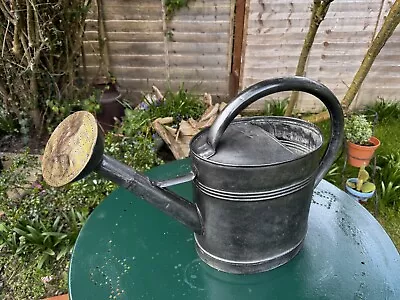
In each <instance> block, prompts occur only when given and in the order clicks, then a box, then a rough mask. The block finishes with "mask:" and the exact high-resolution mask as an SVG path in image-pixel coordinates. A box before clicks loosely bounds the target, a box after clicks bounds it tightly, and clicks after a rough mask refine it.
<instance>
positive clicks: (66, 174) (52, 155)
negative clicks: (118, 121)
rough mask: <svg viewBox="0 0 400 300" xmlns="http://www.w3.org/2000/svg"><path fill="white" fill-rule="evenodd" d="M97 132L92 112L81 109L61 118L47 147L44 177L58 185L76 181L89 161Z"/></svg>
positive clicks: (43, 164)
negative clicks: (62, 119) (63, 118)
mask: <svg viewBox="0 0 400 300" xmlns="http://www.w3.org/2000/svg"><path fill="white" fill-rule="evenodd" d="M97 135H98V129H97V122H96V119H95V118H94V116H93V115H92V114H91V113H89V112H86V111H79V112H76V113H74V114H72V115H70V116H68V117H67V118H66V119H65V120H64V121H62V122H61V123H60V124H59V125H58V126H57V128H56V129H55V130H54V132H53V134H52V135H51V137H50V139H49V141H48V142H47V145H46V148H45V150H44V155H43V162H42V172H43V178H44V180H45V181H46V182H47V183H48V184H49V185H51V186H55V187H59V186H62V185H65V184H67V183H69V182H71V181H72V180H74V179H75V178H76V177H77V176H78V175H79V174H80V173H81V172H82V170H83V169H84V168H85V166H86V165H87V163H88V162H89V160H90V158H91V155H92V152H93V148H94V145H95V144H96V139H97Z"/></svg>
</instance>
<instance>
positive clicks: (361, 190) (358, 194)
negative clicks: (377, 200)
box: [346, 165, 376, 202]
mask: <svg viewBox="0 0 400 300" xmlns="http://www.w3.org/2000/svg"><path fill="white" fill-rule="evenodd" d="M368 179H369V174H368V172H367V171H366V170H365V166H364V165H363V166H361V167H360V170H359V171H358V176H357V178H349V179H348V180H347V181H346V192H347V193H348V194H349V195H351V196H353V197H354V198H356V199H357V200H358V201H359V202H366V201H367V200H368V199H369V198H371V197H372V196H373V195H374V193H375V189H376V187H375V184H373V183H372V182H369V181H368Z"/></svg>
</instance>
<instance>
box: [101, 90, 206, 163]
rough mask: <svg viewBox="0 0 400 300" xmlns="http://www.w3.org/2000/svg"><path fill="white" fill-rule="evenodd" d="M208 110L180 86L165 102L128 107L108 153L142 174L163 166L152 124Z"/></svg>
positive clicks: (176, 120)
mask: <svg viewBox="0 0 400 300" xmlns="http://www.w3.org/2000/svg"><path fill="white" fill-rule="evenodd" d="M204 111H205V105H204V103H203V102H202V101H200V99H199V97H198V96H195V95H193V94H191V93H189V92H188V91H187V90H185V89H184V88H183V86H181V87H180V89H179V90H178V91H177V92H176V93H174V92H172V91H171V90H168V91H167V92H166V93H165V95H164V99H151V100H149V99H146V98H145V99H144V100H143V102H142V103H141V104H140V105H139V106H138V108H136V109H132V108H127V109H126V110H125V117H124V119H123V121H122V123H121V124H120V125H119V126H118V127H117V128H115V130H114V132H111V133H108V134H107V135H106V138H105V151H106V153H108V154H109V155H111V156H114V157H116V158H118V159H120V160H121V161H123V162H124V163H126V164H127V165H129V166H131V167H134V168H135V169H137V170H139V171H144V170H148V169H150V168H151V167H153V166H156V165H159V164H161V163H162V160H161V159H159V158H158V157H157V153H156V150H155V144H154V136H153V131H152V128H151V122H152V121H154V120H155V119H157V118H164V117H173V120H174V121H173V123H174V124H175V125H176V124H179V122H180V121H181V120H182V119H184V120H187V119H189V118H194V119H197V118H199V117H200V116H201V115H202V114H203V113H204Z"/></svg>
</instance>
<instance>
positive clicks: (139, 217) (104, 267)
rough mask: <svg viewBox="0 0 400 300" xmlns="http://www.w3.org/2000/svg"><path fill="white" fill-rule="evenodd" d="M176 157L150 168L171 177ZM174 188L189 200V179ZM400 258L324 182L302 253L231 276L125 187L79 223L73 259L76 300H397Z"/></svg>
mask: <svg viewBox="0 0 400 300" xmlns="http://www.w3.org/2000/svg"><path fill="white" fill-rule="evenodd" d="M188 169H189V161H188V160H183V161H177V162H174V163H170V164H166V165H163V166H161V167H158V168H155V169H153V170H152V171H151V172H149V175H150V176H151V177H152V178H157V179H166V178H173V177H174V176H177V175H178V174H184V173H185V172H186V170H188ZM173 190H174V191H175V192H177V193H179V194H181V195H182V196H185V197H187V198H189V199H190V198H191V197H192V187H191V184H190V183H186V184H182V185H180V186H176V187H175V188H174V189H173ZM399 280H400V257H399V254H398V252H397V250H396V249H395V247H394V245H393V243H392V242H391V240H390V239H389V237H388V236H387V234H386V233H385V232H384V230H383V229H382V227H381V226H380V225H379V224H378V223H377V222H376V220H375V219H374V218H373V217H372V216H371V215H370V214H369V213H368V212H367V211H366V210H365V209H364V208H363V207H362V206H360V205H359V204H358V203H356V202H355V201H353V200H352V199H351V198H350V197H348V196H347V195H346V194H345V193H344V192H342V191H340V190H338V189H337V188H336V187H334V186H332V185H331V184H329V183H327V182H325V181H323V182H322V183H321V184H320V185H319V186H318V187H317V189H316V190H315V193H314V201H313V204H312V205H311V211H310V218H309V229H308V234H307V237H306V240H305V244H304V248H303V250H302V251H301V252H300V253H299V254H298V255H297V256H296V257H295V258H294V259H293V260H292V261H290V262H289V263H287V264H286V265H284V266H281V267H279V268H277V269H275V270H272V271H269V272H265V273H262V274H255V275H231V274H226V273H222V272H218V271H216V270H214V269H212V268H210V267H208V266H207V265H206V264H204V263H202V262H201V261H200V260H199V259H198V258H197V255H196V253H195V250H194V240H193V235H192V233H191V232H189V230H187V229H186V228H185V227H184V226H182V225H181V224H179V223H178V222H176V221H175V220H174V219H171V218H169V217H167V216H165V215H163V214H162V213H161V212H159V211H157V210H156V209H155V208H153V207H151V206H150V205H149V204H148V203H146V202H144V201H142V200H140V199H138V198H136V197H135V196H133V195H132V194H130V193H128V192H127V191H126V190H124V189H118V190H116V191H115V192H114V193H112V194H111V195H110V196H109V197H108V198H106V199H105V200H104V201H103V202H102V203H101V204H100V205H99V206H98V207H97V208H96V209H95V211H94V212H93V213H92V215H91V216H90V218H89V220H88V221H87V223H86V225H85V226H84V228H83V229H82V231H81V233H80V235H79V238H78V241H77V244H76V246H75V249H74V253H73V256H72V261H71V267H70V274H69V285H70V286H69V288H70V297H71V299H72V300H86V299H88V300H90V299H129V300H135V299H146V300H147V299H162V300H169V299H193V300H194V299H213V300H222V299H230V300H231V299H232V300H234V299H245V300H253V299H260V300H261V299H263V300H267V299H268V300H270V299H299V300H300V299H340V300H347V299H366V300H367V299H368V300H370V299H378V300H381V299H386V300H388V299H400V284H399Z"/></svg>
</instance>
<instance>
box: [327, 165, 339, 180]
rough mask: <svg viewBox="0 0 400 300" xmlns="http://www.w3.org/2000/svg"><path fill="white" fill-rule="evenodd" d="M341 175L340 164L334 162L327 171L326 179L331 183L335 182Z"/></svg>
mask: <svg viewBox="0 0 400 300" xmlns="http://www.w3.org/2000/svg"><path fill="white" fill-rule="evenodd" d="M339 175H340V173H339V166H338V165H337V164H336V163H334V164H332V166H331V167H330V169H329V171H328V172H327V173H326V175H325V177H324V179H325V180H327V181H329V182H330V183H333V184H335V181H336V178H337V177H338V176H339Z"/></svg>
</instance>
